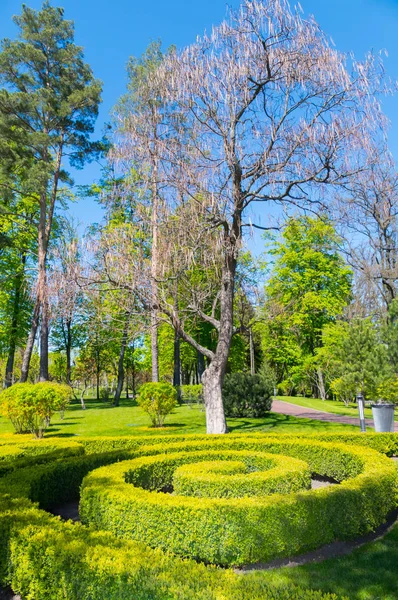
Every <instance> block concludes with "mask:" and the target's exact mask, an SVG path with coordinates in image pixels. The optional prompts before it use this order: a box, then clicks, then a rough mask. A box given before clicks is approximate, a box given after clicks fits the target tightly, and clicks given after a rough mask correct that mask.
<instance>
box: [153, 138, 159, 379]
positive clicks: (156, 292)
mask: <svg viewBox="0 0 398 600" xmlns="http://www.w3.org/2000/svg"><path fill="white" fill-rule="evenodd" d="M155 139H156V132H155ZM157 177H158V168H157V157H156V156H153V172H152V253H151V278H152V284H151V285H152V310H151V354H152V381H153V382H155V383H156V382H158V381H159V343H158V304H159V290H158V282H157V274H158V218H159V215H158V210H159V201H158V185H157Z"/></svg>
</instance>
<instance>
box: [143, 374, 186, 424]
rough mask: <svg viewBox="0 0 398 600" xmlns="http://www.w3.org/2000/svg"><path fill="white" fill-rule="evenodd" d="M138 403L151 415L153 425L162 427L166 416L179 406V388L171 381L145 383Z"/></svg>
mask: <svg viewBox="0 0 398 600" xmlns="http://www.w3.org/2000/svg"><path fill="white" fill-rule="evenodd" d="M137 401H138V404H139V405H140V406H141V408H142V409H143V410H144V411H145V412H146V413H148V415H149V416H150V419H151V422H152V426H153V427H162V426H163V424H164V420H165V418H166V416H167V415H168V414H169V413H171V412H172V411H173V409H174V408H175V407H176V406H177V390H176V389H175V387H173V386H172V385H171V384H170V383H144V384H143V385H142V386H141V387H140V390H139V393H138V398H137Z"/></svg>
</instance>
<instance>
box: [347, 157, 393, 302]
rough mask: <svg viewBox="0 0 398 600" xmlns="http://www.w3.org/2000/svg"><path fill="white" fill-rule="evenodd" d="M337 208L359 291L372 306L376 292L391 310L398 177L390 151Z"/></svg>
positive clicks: (359, 179)
mask: <svg viewBox="0 0 398 600" xmlns="http://www.w3.org/2000/svg"><path fill="white" fill-rule="evenodd" d="M337 208H338V215H337V217H338V221H339V223H340V229H341V232H342V235H343V237H344V240H345V244H344V251H345V254H346V257H347V260H348V262H349V263H350V264H351V265H352V267H353V268H354V269H355V271H356V273H357V280H358V281H357V283H358V287H359V288H360V289H361V290H362V291H363V292H365V296H366V298H367V299H368V300H370V301H371V303H372V304H374V291H375V288H376V289H377V291H378V293H379V296H381V298H382V300H383V303H384V306H385V307H386V308H388V307H389V306H390V304H391V302H392V301H393V300H394V299H395V298H396V297H397V295H398V289H397V281H398V221H397V219H398V174H397V171H396V166H395V164H394V163H393V161H392V159H391V156H390V155H389V153H388V152H387V151H386V150H384V151H383V152H381V153H378V155H377V157H376V159H375V160H374V162H373V164H371V166H370V168H369V170H367V171H366V172H364V173H362V174H361V175H360V176H358V177H357V178H356V180H354V181H353V182H352V185H351V186H350V189H349V190H348V195H347V194H346V195H344V196H342V197H340V198H339V199H338V202H337ZM362 295H363V294H362Z"/></svg>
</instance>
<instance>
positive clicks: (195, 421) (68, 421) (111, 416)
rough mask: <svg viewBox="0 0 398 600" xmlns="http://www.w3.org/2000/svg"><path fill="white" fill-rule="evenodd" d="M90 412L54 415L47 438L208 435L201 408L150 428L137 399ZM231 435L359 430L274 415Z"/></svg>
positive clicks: (0, 422)
mask: <svg viewBox="0 0 398 600" xmlns="http://www.w3.org/2000/svg"><path fill="white" fill-rule="evenodd" d="M86 405H87V409H86V410H82V408H81V406H80V404H72V405H71V406H70V407H69V408H68V410H67V411H66V412H65V417H64V419H63V420H61V419H60V418H59V416H58V414H56V415H54V417H53V419H52V422H51V426H50V427H49V428H48V430H47V431H46V434H45V436H46V437H49V436H56V437H58V436H62V437H67V436H73V435H80V436H95V435H110V436H112V435H152V434H153V435H159V434H160V435H161V434H165V435H167V434H176V433H178V434H188V433H206V426H205V413H204V412H203V411H202V410H201V409H200V408H199V407H197V406H192V407H190V406H186V405H183V406H179V407H178V408H176V409H175V410H174V411H173V413H172V414H171V415H169V416H168V417H167V418H166V423H165V426H164V427H162V428H158V429H154V428H152V427H150V420H149V417H148V415H146V414H145V413H144V411H143V410H142V409H141V408H140V407H139V406H137V405H136V404H135V402H134V401H133V400H122V401H121V405H120V406H119V407H117V408H115V407H113V406H112V405H111V404H109V403H103V402H97V401H95V400H87V401H86ZM228 427H229V429H230V431H231V432H240V433H244V432H254V431H263V432H264V431H267V432H273V431H275V432H280V433H305V432H308V433H311V432H320V431H325V432H327V431H339V430H340V431H357V430H358V427H354V426H352V425H339V424H335V423H327V422H321V421H315V420H312V419H301V418H297V417H291V416H287V415H280V414H277V413H270V414H269V415H268V416H267V417H264V418H261V419H246V418H244V419H228ZM12 431H13V427H12V425H11V423H10V422H9V421H8V419H6V418H4V417H0V435H1V434H4V433H10V432H12Z"/></svg>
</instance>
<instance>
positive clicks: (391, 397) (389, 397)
mask: <svg viewBox="0 0 398 600" xmlns="http://www.w3.org/2000/svg"><path fill="white" fill-rule="evenodd" d="M377 397H378V398H380V399H381V400H382V401H384V402H392V403H393V404H398V377H394V378H392V379H386V380H385V381H383V383H381V384H380V385H379V387H378V388H377Z"/></svg>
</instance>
